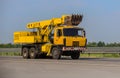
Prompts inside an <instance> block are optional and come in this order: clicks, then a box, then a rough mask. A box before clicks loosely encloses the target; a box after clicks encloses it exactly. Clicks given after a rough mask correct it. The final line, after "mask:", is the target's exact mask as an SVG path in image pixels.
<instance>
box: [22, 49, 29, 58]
mask: <svg viewBox="0 0 120 78" xmlns="http://www.w3.org/2000/svg"><path fill="white" fill-rule="evenodd" d="M23 58H28V49H27V48H23Z"/></svg>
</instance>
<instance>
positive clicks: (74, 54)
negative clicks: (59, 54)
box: [71, 51, 80, 59]
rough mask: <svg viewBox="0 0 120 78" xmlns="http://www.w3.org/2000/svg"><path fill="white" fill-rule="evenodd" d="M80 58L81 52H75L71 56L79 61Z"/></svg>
mask: <svg viewBox="0 0 120 78" xmlns="http://www.w3.org/2000/svg"><path fill="white" fill-rule="evenodd" d="M79 57H80V52H79V51H75V52H73V53H72V54H71V58H72V59H79Z"/></svg>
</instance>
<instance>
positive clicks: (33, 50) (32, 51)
mask: <svg viewBox="0 0 120 78" xmlns="http://www.w3.org/2000/svg"><path fill="white" fill-rule="evenodd" d="M29 52H30V58H31V59H35V58H36V55H37V53H36V49H35V48H34V47H31V48H30V50H29Z"/></svg>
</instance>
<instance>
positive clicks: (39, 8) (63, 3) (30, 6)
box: [0, 0, 120, 43]
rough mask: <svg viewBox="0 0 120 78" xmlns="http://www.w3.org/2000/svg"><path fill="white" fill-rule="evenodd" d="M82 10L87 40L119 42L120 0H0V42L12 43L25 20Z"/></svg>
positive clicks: (37, 19)
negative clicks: (15, 33) (14, 35)
mask: <svg viewBox="0 0 120 78" xmlns="http://www.w3.org/2000/svg"><path fill="white" fill-rule="evenodd" d="M64 14H82V15H83V20H82V22H81V24H80V25H79V26H80V27H83V28H85V30H86V34H87V39H88V42H93V41H94V42H98V41H104V42H106V43H111V42H120V0H0V43H13V33H14V32H15V31H22V30H27V28H26V24H27V23H29V22H35V21H40V20H46V19H51V18H53V17H61V16H62V15H64Z"/></svg>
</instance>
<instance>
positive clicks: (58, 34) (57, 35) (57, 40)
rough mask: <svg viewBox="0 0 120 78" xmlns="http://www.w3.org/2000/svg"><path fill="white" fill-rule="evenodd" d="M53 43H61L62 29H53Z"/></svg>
mask: <svg viewBox="0 0 120 78" xmlns="http://www.w3.org/2000/svg"><path fill="white" fill-rule="evenodd" d="M54 44H55V45H63V32H62V29H55V32H54Z"/></svg>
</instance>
